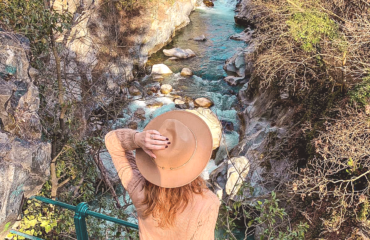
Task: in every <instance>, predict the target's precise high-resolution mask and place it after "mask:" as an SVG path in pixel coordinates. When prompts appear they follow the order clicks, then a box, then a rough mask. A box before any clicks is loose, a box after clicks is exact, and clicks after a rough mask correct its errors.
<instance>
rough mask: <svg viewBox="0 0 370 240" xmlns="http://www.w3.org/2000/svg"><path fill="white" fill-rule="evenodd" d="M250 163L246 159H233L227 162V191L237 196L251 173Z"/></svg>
mask: <svg viewBox="0 0 370 240" xmlns="http://www.w3.org/2000/svg"><path fill="white" fill-rule="evenodd" d="M249 169H250V163H249V161H248V159H247V158H246V157H244V156H243V157H233V158H231V159H229V160H228V161H227V181H226V187H225V191H226V193H227V194H228V195H232V196H235V195H236V194H237V192H238V191H239V189H240V187H241V185H242V183H243V181H245V180H246V178H247V175H248V173H249Z"/></svg>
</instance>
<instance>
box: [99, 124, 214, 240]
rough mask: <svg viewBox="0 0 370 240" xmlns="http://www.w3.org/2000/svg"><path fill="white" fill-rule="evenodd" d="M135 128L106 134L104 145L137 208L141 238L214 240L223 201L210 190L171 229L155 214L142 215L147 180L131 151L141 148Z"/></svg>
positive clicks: (196, 198) (155, 239)
mask: <svg viewBox="0 0 370 240" xmlns="http://www.w3.org/2000/svg"><path fill="white" fill-rule="evenodd" d="M135 132H136V131H134V130H131V129H118V130H114V131H111V132H109V133H108V134H107V135H106V136H105V145H106V147H107V149H108V151H109V153H110V155H111V156H112V160H113V164H114V166H115V167H116V169H117V172H118V176H119V177H120V179H121V181H122V185H123V186H124V187H125V188H126V190H127V192H128V193H129V195H130V197H131V199H132V202H133V204H134V206H135V207H136V209H137V213H138V220H139V235H140V239H141V240H167V239H168V240H174V239H176V240H190V239H191V240H213V239H214V230H215V226H216V220H217V216H218V210H219V207H220V201H219V200H218V198H217V196H216V195H215V194H214V193H213V192H211V191H210V190H208V189H207V190H205V192H204V194H203V196H202V195H199V194H194V201H191V202H189V204H188V206H187V207H186V208H185V210H184V211H183V212H181V213H179V214H178V216H176V220H175V224H174V225H173V226H172V227H171V228H165V229H161V228H159V227H157V224H156V221H155V219H154V218H153V217H148V218H145V219H144V218H142V217H141V216H142V213H143V210H144V209H143V206H140V205H141V202H142V201H143V199H144V189H143V186H144V183H145V179H144V178H143V176H142V175H141V174H140V172H139V170H138V169H137V166H136V162H135V157H134V154H133V152H132V150H134V149H136V148H139V147H138V146H137V145H136V144H135V143H134V141H133V139H134V134H135Z"/></svg>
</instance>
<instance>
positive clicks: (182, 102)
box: [174, 98, 185, 104]
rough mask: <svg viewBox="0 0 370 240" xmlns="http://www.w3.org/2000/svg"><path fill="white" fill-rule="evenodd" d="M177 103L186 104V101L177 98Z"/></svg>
mask: <svg viewBox="0 0 370 240" xmlns="http://www.w3.org/2000/svg"><path fill="white" fill-rule="evenodd" d="M174 103H175V104H185V102H184V101H183V100H181V99H178V98H176V99H175V101H174Z"/></svg>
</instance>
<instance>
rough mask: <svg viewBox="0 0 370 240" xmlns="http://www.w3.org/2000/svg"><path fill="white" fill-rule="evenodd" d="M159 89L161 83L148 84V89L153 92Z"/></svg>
mask: <svg viewBox="0 0 370 240" xmlns="http://www.w3.org/2000/svg"><path fill="white" fill-rule="evenodd" d="M159 89H161V85H160V84H159V83H155V84H151V85H150V86H149V90H150V91H152V92H153V93H156V92H158V91H159Z"/></svg>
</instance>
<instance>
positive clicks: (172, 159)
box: [136, 110, 213, 188]
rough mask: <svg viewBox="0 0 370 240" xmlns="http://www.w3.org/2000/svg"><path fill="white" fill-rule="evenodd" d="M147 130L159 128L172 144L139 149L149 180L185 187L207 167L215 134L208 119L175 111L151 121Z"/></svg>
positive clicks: (140, 162)
mask: <svg viewBox="0 0 370 240" xmlns="http://www.w3.org/2000/svg"><path fill="white" fill-rule="evenodd" d="M145 130H157V131H158V132H160V134H161V135H163V136H165V137H167V138H168V139H169V141H170V142H171V144H169V145H168V148H165V149H163V150H152V151H153V153H154V154H155V155H156V158H155V159H154V158H152V157H150V156H149V155H148V154H147V153H145V152H144V150H142V149H141V148H140V149H137V150H136V164H137V167H138V169H139V171H140V172H141V174H142V175H143V177H144V178H145V179H146V180H148V181H149V182H151V183H153V184H155V185H157V186H160V187H164V188H176V187H181V186H184V185H186V184H188V183H191V182H192V181H193V180H195V179H196V178H197V177H198V176H199V175H200V174H201V173H202V171H203V170H204V169H205V168H206V166H207V163H208V161H209V159H210V158H211V155H212V146H213V140H212V134H211V131H210V129H209V127H208V125H207V124H206V122H205V121H204V120H203V119H202V118H200V117H199V116H197V115H196V114H194V113H191V112H187V111H184V110H173V111H170V112H166V113H164V114H161V115H159V116H157V117H156V118H154V119H153V120H151V121H150V122H149V123H148V125H147V126H146V127H145V128H144V131H145Z"/></svg>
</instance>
